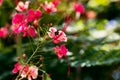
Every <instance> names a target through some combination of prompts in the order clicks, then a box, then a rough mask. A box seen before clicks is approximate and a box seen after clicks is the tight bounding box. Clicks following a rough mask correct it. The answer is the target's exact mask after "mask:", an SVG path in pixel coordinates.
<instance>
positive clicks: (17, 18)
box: [12, 13, 25, 25]
mask: <svg viewBox="0 0 120 80" xmlns="http://www.w3.org/2000/svg"><path fill="white" fill-rule="evenodd" d="M24 19H25V15H24V14H22V13H21V14H20V13H19V14H18V13H16V14H14V16H13V19H12V24H13V25H18V24H20V23H22V22H23V21H24Z"/></svg>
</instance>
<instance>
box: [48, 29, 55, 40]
mask: <svg viewBox="0 0 120 80" xmlns="http://www.w3.org/2000/svg"><path fill="white" fill-rule="evenodd" d="M49 31H50V32H48V35H49V37H50V38H54V37H55V32H57V29H55V28H53V27H51V28H50V29H49Z"/></svg>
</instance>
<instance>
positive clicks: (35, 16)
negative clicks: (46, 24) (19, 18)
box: [27, 9, 42, 22]
mask: <svg viewBox="0 0 120 80" xmlns="http://www.w3.org/2000/svg"><path fill="white" fill-rule="evenodd" d="M40 16H42V12H41V11H40V10H36V11H34V10H33V9H30V10H29V11H28V15H27V21H28V22H31V21H34V20H37V19H39V18H40Z"/></svg>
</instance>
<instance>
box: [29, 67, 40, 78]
mask: <svg viewBox="0 0 120 80" xmlns="http://www.w3.org/2000/svg"><path fill="white" fill-rule="evenodd" d="M29 71H30V72H29V74H28V80H31V77H32V78H33V79H36V78H37V76H38V68H37V67H36V66H31V67H30V68H29Z"/></svg>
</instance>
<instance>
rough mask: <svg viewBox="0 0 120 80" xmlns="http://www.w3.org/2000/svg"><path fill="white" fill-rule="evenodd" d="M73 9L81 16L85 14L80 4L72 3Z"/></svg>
mask: <svg viewBox="0 0 120 80" xmlns="http://www.w3.org/2000/svg"><path fill="white" fill-rule="evenodd" d="M73 7H74V10H75V12H77V13H81V14H82V13H84V12H85V9H84V7H83V5H82V4H81V3H74V5H73Z"/></svg>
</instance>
